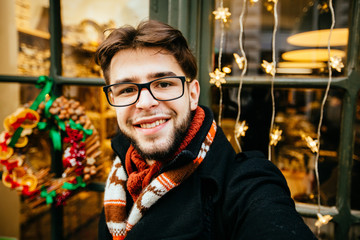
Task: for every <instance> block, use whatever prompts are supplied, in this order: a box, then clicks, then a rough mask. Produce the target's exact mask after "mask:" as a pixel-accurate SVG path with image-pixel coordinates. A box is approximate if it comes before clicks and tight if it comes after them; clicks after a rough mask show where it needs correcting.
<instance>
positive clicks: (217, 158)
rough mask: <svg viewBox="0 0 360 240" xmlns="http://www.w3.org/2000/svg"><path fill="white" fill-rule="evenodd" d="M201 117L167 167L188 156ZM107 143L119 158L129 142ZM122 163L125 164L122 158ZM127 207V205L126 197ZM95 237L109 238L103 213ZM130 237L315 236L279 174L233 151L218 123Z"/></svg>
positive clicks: (257, 158)
mask: <svg viewBox="0 0 360 240" xmlns="http://www.w3.org/2000/svg"><path fill="white" fill-rule="evenodd" d="M204 110H205V113H206V118H205V121H204V123H203V125H202V127H201V129H200V131H199V133H198V134H197V135H196V136H195V138H194V139H193V140H192V142H191V143H190V144H189V146H188V147H187V148H186V150H184V151H183V152H182V153H180V154H179V156H178V157H176V159H175V160H174V161H172V162H171V163H170V164H169V166H167V167H166V168H164V169H162V171H166V170H167V169H168V168H174V167H178V166H179V165H182V164H183V163H185V162H187V161H191V160H192V159H194V158H195V157H196V155H197V153H198V151H199V149H200V146H201V143H202V142H203V139H204V137H205V136H206V134H207V131H208V129H209V127H210V125H211V122H212V114H211V112H210V111H209V110H208V109H206V108H205V109H204ZM112 146H113V149H114V151H115V152H116V154H118V155H119V157H120V159H121V160H122V161H124V159H125V154H126V151H127V148H128V146H129V144H128V143H127V142H126V140H125V139H124V138H123V137H122V136H120V135H119V136H117V137H116V138H115V139H113V142H112ZM123 165H125V163H124V162H123ZM127 199H128V202H129V203H128V205H129V206H128V210H130V207H131V205H132V202H131V197H130V195H128V196H127ZM99 239H112V238H111V235H110V233H109V231H108V229H107V226H106V222H105V218H104V212H103V213H102V214H101V217H100V222H99ZM125 239H126V240H131V239H136V240H140V239H141V240H145V239H156V240H157V239H168V240H170V239H174V240H175V239H176V240H181V239H277V240H278V239H286V240H288V239H315V237H314V235H313V234H312V232H311V231H310V230H309V228H308V227H307V226H306V225H305V223H304V221H303V220H302V218H301V217H300V216H299V214H298V213H297V212H296V210H295V206H294V202H293V200H292V199H291V198H290V191H289V189H288V187H287V184H286V181H285V178H284V177H283V175H282V174H281V172H280V171H279V170H278V169H277V167H276V166H274V165H273V164H272V163H271V162H270V161H268V160H267V159H265V158H264V156H263V155H262V154H261V153H260V152H245V153H240V154H238V155H236V153H235V151H234V150H233V148H232V146H231V145H230V143H229V142H228V140H227V139H226V137H225V135H224V133H223V131H222V130H221V128H219V127H218V130H217V133H216V136H215V138H214V142H213V143H212V145H211V147H210V150H209V152H208V153H207V155H206V158H205V159H204V161H203V162H202V164H201V165H200V166H199V168H198V169H197V170H196V171H195V172H194V173H193V174H192V175H191V176H190V177H189V178H188V179H187V180H185V181H184V182H183V183H182V184H180V185H179V186H178V187H176V188H175V189H173V190H171V191H170V192H169V193H167V194H166V195H164V196H163V197H162V198H161V199H160V200H158V202H157V203H155V204H154V205H153V206H152V207H151V208H150V209H149V210H148V211H147V212H146V213H145V215H144V216H143V217H142V219H140V221H139V222H138V223H137V224H136V225H135V226H134V227H133V229H132V230H131V231H130V232H129V233H128V235H127V237H126V238H125Z"/></svg>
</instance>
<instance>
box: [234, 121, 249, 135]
mask: <svg viewBox="0 0 360 240" xmlns="http://www.w3.org/2000/svg"><path fill="white" fill-rule="evenodd" d="M248 129H249V126H248V125H247V124H246V121H242V122H240V123H236V125H235V136H236V137H237V138H239V137H244V136H245V132H246V131H247V130H248Z"/></svg>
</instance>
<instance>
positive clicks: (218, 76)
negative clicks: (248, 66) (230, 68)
mask: <svg viewBox="0 0 360 240" xmlns="http://www.w3.org/2000/svg"><path fill="white" fill-rule="evenodd" d="M209 76H210V84H215V86H216V87H218V88H220V86H221V84H224V83H226V80H225V76H226V73H224V72H222V71H220V70H219V69H218V68H217V69H215V71H214V72H211V73H209Z"/></svg>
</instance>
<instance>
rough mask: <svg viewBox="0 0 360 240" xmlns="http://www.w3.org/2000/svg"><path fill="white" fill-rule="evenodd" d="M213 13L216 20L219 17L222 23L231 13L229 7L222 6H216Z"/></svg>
mask: <svg viewBox="0 0 360 240" xmlns="http://www.w3.org/2000/svg"><path fill="white" fill-rule="evenodd" d="M213 14H214V15H215V19H216V20H217V19H220V20H222V21H223V22H224V23H226V22H227V21H228V17H230V16H231V13H230V12H229V8H223V7H218V8H217V9H216V11H213Z"/></svg>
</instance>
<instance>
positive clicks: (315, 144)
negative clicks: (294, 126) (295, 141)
mask: <svg viewBox="0 0 360 240" xmlns="http://www.w3.org/2000/svg"><path fill="white" fill-rule="evenodd" d="M304 140H305V142H306V145H307V146H308V148H310V150H311V151H312V152H313V153H317V152H319V147H318V145H319V144H318V143H319V141H318V140H314V139H312V137H310V136H306V137H305V138H304Z"/></svg>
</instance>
